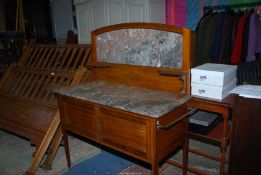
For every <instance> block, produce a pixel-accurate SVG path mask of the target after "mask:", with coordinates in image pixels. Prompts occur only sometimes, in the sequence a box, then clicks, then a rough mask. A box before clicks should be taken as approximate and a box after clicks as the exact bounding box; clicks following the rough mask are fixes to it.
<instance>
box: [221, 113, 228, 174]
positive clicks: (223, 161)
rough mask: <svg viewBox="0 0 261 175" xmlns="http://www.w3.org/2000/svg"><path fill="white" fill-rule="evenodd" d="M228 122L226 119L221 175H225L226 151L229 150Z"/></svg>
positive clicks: (222, 145)
mask: <svg viewBox="0 0 261 175" xmlns="http://www.w3.org/2000/svg"><path fill="white" fill-rule="evenodd" d="M227 130H228V120H227V119H226V117H224V129H223V136H222V138H221V148H220V152H221V160H220V175H225V162H226V150H227V133H228V131H227Z"/></svg>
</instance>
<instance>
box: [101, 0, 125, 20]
mask: <svg viewBox="0 0 261 175" xmlns="http://www.w3.org/2000/svg"><path fill="white" fill-rule="evenodd" d="M105 6H106V24H107V25H112V24H118V23H122V22H124V21H125V12H124V1H123V0H107V1H105Z"/></svg>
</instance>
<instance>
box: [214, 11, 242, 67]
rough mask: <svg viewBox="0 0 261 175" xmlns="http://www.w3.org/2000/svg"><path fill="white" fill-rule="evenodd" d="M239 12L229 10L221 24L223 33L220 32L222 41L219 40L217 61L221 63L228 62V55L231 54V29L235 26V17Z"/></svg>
mask: <svg viewBox="0 0 261 175" xmlns="http://www.w3.org/2000/svg"><path fill="white" fill-rule="evenodd" d="M240 15H241V13H233V12H232V11H230V12H229V14H228V15H227V16H226V19H225V21H224V26H223V34H222V37H221V38H222V42H221V48H220V52H219V59H218V62H219V63H223V64H230V55H231V51H230V50H231V49H230V48H231V45H232V38H234V36H233V33H234V32H233V30H234V27H235V23H236V22H237V19H238V18H239V16H240Z"/></svg>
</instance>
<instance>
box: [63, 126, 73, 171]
mask: <svg viewBox="0 0 261 175" xmlns="http://www.w3.org/2000/svg"><path fill="white" fill-rule="evenodd" d="M63 140H64V150H65V155H66V160H67V165H68V167H69V168H71V159H70V151H69V142H68V134H67V131H66V130H64V129H63Z"/></svg>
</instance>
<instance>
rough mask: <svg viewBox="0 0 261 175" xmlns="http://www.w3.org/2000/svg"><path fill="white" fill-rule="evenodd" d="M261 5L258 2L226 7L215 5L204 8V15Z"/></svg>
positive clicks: (227, 5)
mask: <svg viewBox="0 0 261 175" xmlns="http://www.w3.org/2000/svg"><path fill="white" fill-rule="evenodd" d="M257 5H261V1H260V2H248V3H240V4H226V5H216V6H204V7H203V10H204V14H205V13H206V12H208V11H209V10H223V9H228V8H239V7H253V6H257Z"/></svg>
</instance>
